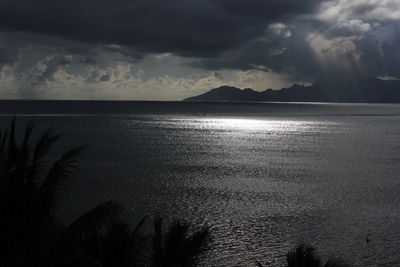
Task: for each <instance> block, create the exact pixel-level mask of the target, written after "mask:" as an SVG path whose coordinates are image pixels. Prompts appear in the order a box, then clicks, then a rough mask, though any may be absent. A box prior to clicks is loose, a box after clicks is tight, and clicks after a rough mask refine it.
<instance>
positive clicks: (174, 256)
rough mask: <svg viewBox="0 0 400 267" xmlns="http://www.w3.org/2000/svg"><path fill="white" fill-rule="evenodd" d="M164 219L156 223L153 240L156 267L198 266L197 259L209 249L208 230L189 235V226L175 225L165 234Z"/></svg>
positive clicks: (157, 220)
mask: <svg viewBox="0 0 400 267" xmlns="http://www.w3.org/2000/svg"><path fill="white" fill-rule="evenodd" d="M162 228H163V223H162V219H156V220H155V221H154V229H155V234H154V238H153V266H154V267H172V266H176V267H183V266H188V267H190V266H196V259H197V257H198V256H200V255H201V254H202V253H203V252H205V251H206V250H208V249H209V246H208V245H209V239H210V234H209V230H208V228H204V229H202V230H199V231H195V232H193V233H189V225H187V224H183V223H180V222H175V223H173V224H172V225H171V226H170V227H169V229H168V231H167V233H166V234H165V235H164V234H163V229H162Z"/></svg>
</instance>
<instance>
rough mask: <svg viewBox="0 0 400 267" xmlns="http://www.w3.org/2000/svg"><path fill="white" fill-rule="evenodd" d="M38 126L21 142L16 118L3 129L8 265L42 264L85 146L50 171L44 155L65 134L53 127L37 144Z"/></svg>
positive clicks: (0, 158) (0, 259)
mask: <svg viewBox="0 0 400 267" xmlns="http://www.w3.org/2000/svg"><path fill="white" fill-rule="evenodd" d="M33 130H34V126H33V123H32V122H31V123H30V124H28V126H26V128H25V131H24V134H23V136H22V138H20V141H18V140H17V137H16V136H17V134H16V121H15V119H13V120H12V121H11V124H10V126H9V129H8V130H6V131H3V132H1V133H0V195H1V196H0V198H1V201H0V209H1V211H2V214H3V216H2V217H3V218H2V220H0V231H2V241H1V246H2V249H1V252H0V253H1V254H2V255H0V263H1V265H2V266H19V265H31V266H32V265H40V255H42V254H43V253H44V250H45V249H46V246H47V245H48V242H49V238H50V237H51V236H52V235H53V234H54V232H55V230H56V228H58V222H57V220H56V217H55V212H56V210H57V203H58V201H59V199H60V197H61V196H62V194H61V188H62V186H63V184H64V183H65V181H66V180H67V179H68V178H69V177H71V176H72V175H73V174H74V171H75V170H76V168H77V165H76V163H77V160H78V159H79V157H80V156H81V154H82V148H81V147H79V148H74V149H71V150H69V151H67V152H65V153H64V154H63V155H62V156H61V157H60V158H59V159H58V160H57V161H55V162H54V163H53V164H52V166H51V167H50V169H49V170H46V169H45V166H44V159H45V157H46V156H47V154H48V152H49V151H50V149H51V147H52V146H53V144H54V143H55V142H56V141H57V140H58V139H59V138H60V135H58V134H56V133H54V132H52V131H47V132H45V133H44V134H42V135H41V136H40V137H39V138H38V139H37V141H36V142H34V141H32V133H33Z"/></svg>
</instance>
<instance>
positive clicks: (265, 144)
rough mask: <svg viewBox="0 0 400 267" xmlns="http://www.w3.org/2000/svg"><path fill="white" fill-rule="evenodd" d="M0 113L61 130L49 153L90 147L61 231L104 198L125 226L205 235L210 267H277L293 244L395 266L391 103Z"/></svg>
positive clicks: (399, 112) (399, 153) (71, 106)
mask: <svg viewBox="0 0 400 267" xmlns="http://www.w3.org/2000/svg"><path fill="white" fill-rule="evenodd" d="M0 112H1V113H3V114H14V113H20V114H22V113H23V114H25V115H23V116H21V118H20V119H19V123H20V124H23V122H24V121H26V120H29V119H30V117H32V115H29V114H36V115H34V116H33V117H34V118H35V121H36V124H37V126H38V128H40V129H42V128H47V127H53V128H56V129H59V130H60V131H61V132H63V133H64V134H65V137H64V138H63V139H62V140H63V142H61V144H60V145H59V147H58V148H57V150H58V151H60V150H62V149H64V148H70V147H71V146H74V145H80V144H86V145H87V146H88V147H87V150H86V156H85V158H84V159H83V161H82V163H81V171H80V174H79V175H78V177H76V178H75V179H73V180H71V181H70V183H69V184H68V186H67V188H66V196H65V201H64V202H63V204H62V206H61V211H60V212H61V213H62V215H63V217H64V218H65V219H66V220H67V221H71V220H72V219H73V218H75V217H77V216H78V215H79V214H81V213H82V212H84V211H86V210H88V209H89V208H90V207H93V206H95V205H96V204H98V203H100V202H103V201H106V200H110V199H113V200H117V201H120V202H121V203H123V204H124V205H125V207H126V209H127V211H128V216H129V218H130V219H131V220H132V222H133V223H134V222H135V221H137V220H138V219H140V218H141V217H142V216H143V215H144V214H149V215H157V214H159V215H162V216H163V217H165V218H169V219H172V218H178V219H183V220H186V221H189V222H191V223H193V224H195V225H197V226H201V225H209V226H211V228H212V233H213V236H214V249H213V251H212V252H211V253H210V255H209V261H208V262H209V265H210V266H254V262H255V260H259V261H260V262H263V263H271V266H281V265H282V264H283V263H284V261H285V253H286V252H287V250H288V249H289V248H291V247H293V246H294V245H295V244H297V243H298V242H301V241H305V242H308V243H311V244H313V245H315V246H316V247H317V248H319V249H320V250H321V251H324V252H327V253H329V254H334V255H338V256H343V257H344V258H346V259H348V260H349V261H350V262H351V263H353V264H355V265H356V266H378V265H379V266H400V250H399V248H400V105H379V104H373V105H363V104H283V103H282V104H271V103H264V104H250V103H247V104H239V103H236V104H235V103H233V104H229V103H219V104H211V103H208V104H206V103H203V104H202V103H179V102H175V103H174V102H165V103H157V102H120V103H116V102H89V103H87V102H59V103H58V104H54V103H49V102H42V103H40V104H38V103H36V102H34V103H31V102H18V103H12V102H11V104H10V103H9V102H7V103H3V104H2V105H1V106H0ZM54 112H56V113H59V114H53V113H54ZM8 120H9V117H8V115H4V116H2V117H1V124H2V125H4V124H5V123H7V121H8ZM367 238H368V239H369V240H370V242H368V243H367V242H366V239H367ZM324 256H327V255H325V254H324ZM210 262H211V264H210ZM267 266H268V265H267Z"/></svg>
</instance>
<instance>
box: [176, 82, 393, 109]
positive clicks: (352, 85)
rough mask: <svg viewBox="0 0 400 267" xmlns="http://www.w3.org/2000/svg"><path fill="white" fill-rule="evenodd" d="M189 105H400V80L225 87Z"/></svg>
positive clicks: (198, 97) (194, 100)
mask: <svg viewBox="0 0 400 267" xmlns="http://www.w3.org/2000/svg"><path fill="white" fill-rule="evenodd" d="M183 101H188V102H206V101H209V102H214V101H215V102H220V101H236V102H257V101H282V102H356V103H400V80H395V79H392V80H384V79H379V78H369V79H359V80H357V81H350V80H340V79H338V80H332V79H319V80H317V81H316V82H314V83H313V84H312V85H310V86H303V85H298V84H294V85H293V86H291V87H289V88H282V89H280V90H272V89H267V90H264V91H261V92H259V91H255V90H253V89H250V88H246V89H243V90H242V89H239V88H236V87H231V86H222V87H219V88H215V89H212V90H210V91H208V92H206V93H204V94H201V95H198V96H193V97H189V98H186V99H184V100H183Z"/></svg>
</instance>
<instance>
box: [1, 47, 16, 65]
mask: <svg viewBox="0 0 400 267" xmlns="http://www.w3.org/2000/svg"><path fill="white" fill-rule="evenodd" d="M17 59H18V51H17V50H16V49H14V48H10V47H0V67H1V65H4V64H12V63H14V62H15V61H16V60H17Z"/></svg>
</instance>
